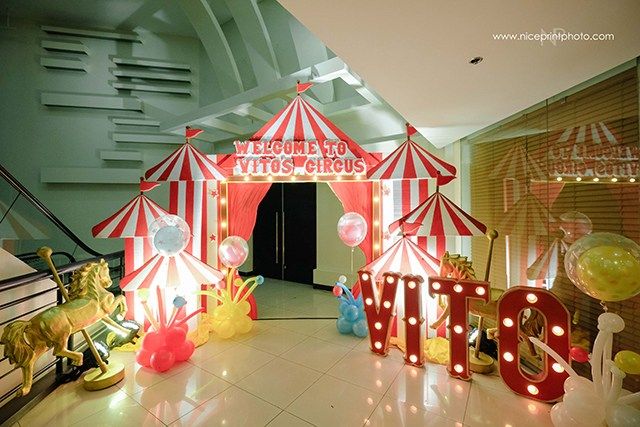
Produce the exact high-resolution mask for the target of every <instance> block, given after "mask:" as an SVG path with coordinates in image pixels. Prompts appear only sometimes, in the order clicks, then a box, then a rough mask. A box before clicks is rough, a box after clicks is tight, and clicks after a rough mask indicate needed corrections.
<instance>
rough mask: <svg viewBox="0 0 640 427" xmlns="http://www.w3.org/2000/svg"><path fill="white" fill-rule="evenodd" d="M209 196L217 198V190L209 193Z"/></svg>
mask: <svg viewBox="0 0 640 427" xmlns="http://www.w3.org/2000/svg"><path fill="white" fill-rule="evenodd" d="M209 195H210V196H211V197H212V198H214V199H215V198H216V197H218V190H211V191H209Z"/></svg>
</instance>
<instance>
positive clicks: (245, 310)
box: [238, 301, 251, 314]
mask: <svg viewBox="0 0 640 427" xmlns="http://www.w3.org/2000/svg"><path fill="white" fill-rule="evenodd" d="M238 308H239V309H240V313H242V314H249V312H250V311H251V304H249V301H242V302H241V303H238Z"/></svg>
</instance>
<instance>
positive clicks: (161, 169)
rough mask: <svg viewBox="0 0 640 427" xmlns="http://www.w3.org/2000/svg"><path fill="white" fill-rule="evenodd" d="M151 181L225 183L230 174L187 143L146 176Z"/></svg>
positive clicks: (150, 170)
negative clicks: (216, 181) (208, 181)
mask: <svg viewBox="0 0 640 427" xmlns="http://www.w3.org/2000/svg"><path fill="white" fill-rule="evenodd" d="M144 176H145V178H146V179H147V180H149V181H207V180H219V181H223V180H225V179H226V178H227V176H228V173H227V172H226V171H225V170H224V169H223V168H221V167H220V166H218V165H217V164H216V163H215V162H214V161H212V160H210V159H209V158H207V156H205V155H204V154H203V153H202V152H201V151H200V150H198V149H197V148H195V147H194V146H193V145H191V144H189V143H186V144H184V145H183V146H182V147H180V148H178V149H177V150H176V151H174V152H173V153H172V154H171V155H169V157H167V158H166V159H164V160H163V161H161V162H160V163H158V164H157V165H155V166H153V167H152V168H151V169H149V170H148V171H147V172H146V173H145V174H144Z"/></svg>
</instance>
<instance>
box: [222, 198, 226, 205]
mask: <svg viewBox="0 0 640 427" xmlns="http://www.w3.org/2000/svg"><path fill="white" fill-rule="evenodd" d="M225 203H227V199H225V198H224V197H222V198H221V199H220V204H221V205H224V204H225Z"/></svg>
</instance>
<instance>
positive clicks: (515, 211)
mask: <svg viewBox="0 0 640 427" xmlns="http://www.w3.org/2000/svg"><path fill="white" fill-rule="evenodd" d="M555 222H556V220H555V218H553V216H551V214H550V213H549V210H548V209H547V208H546V207H545V206H544V205H543V204H542V203H540V201H539V200H538V199H537V198H536V196H534V195H533V194H532V193H530V192H528V193H527V194H526V195H525V196H524V197H522V198H521V199H520V200H518V201H517V202H516V204H514V205H513V206H512V207H511V208H509V209H508V210H507V211H506V212H505V213H504V216H503V217H502V221H500V224H499V225H498V232H499V233H501V234H503V235H520V236H546V235H548V234H549V232H550V227H549V225H550V224H551V223H555Z"/></svg>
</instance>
